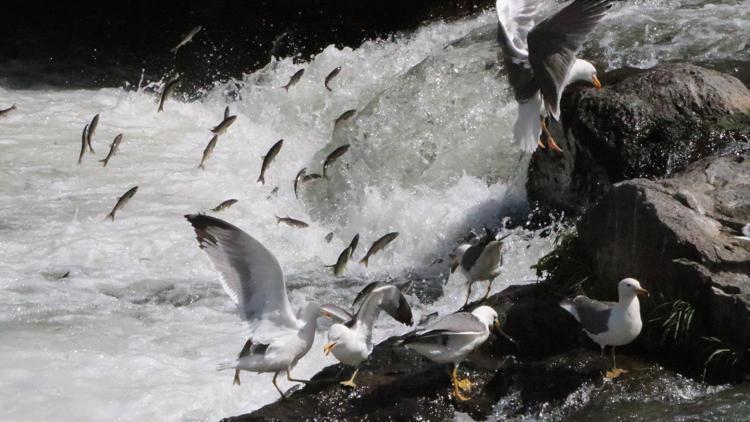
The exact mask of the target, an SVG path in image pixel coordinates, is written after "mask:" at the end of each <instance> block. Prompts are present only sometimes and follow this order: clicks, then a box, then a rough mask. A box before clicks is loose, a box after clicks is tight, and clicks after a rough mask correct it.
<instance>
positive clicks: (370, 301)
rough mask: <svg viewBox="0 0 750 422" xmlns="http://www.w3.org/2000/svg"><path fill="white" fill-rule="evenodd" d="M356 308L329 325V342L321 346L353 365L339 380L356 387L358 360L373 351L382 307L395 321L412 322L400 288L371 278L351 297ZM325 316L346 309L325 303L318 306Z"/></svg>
mask: <svg viewBox="0 0 750 422" xmlns="http://www.w3.org/2000/svg"><path fill="white" fill-rule="evenodd" d="M357 305H359V310H358V311H357V313H356V314H355V315H353V316H352V317H351V318H350V319H349V320H348V321H346V322H338V323H336V324H333V325H332V326H331V328H329V329H328V343H326V345H325V346H324V347H323V351H324V352H325V354H326V355H328V354H329V353H332V354H333V356H334V357H335V358H336V359H338V361H339V362H341V363H343V364H345V365H349V366H353V367H354V368H355V369H354V373H353V374H352V376H351V378H349V379H348V380H347V381H342V382H341V384H342V385H345V386H347V387H352V388H355V387H357V384H355V383H354V378H355V377H356V376H357V372H359V364H360V363H362V362H364V361H365V360H366V359H367V358H368V357H369V356H370V354H371V353H372V347H373V344H372V325H373V324H374V323H375V320H377V319H378V315H379V314H380V311H381V310H383V311H385V312H386V313H388V315H390V316H391V317H393V319H395V320H396V321H398V322H400V323H402V324H406V325H413V324H414V321H413V319H412V315H411V307H409V303H408V302H407V301H406V298H404V295H403V294H402V293H401V290H400V289H399V288H398V287H396V286H394V285H390V284H384V283H379V282H373V283H370V284H368V285H367V286H366V287H365V288H364V289H363V290H362V291H361V292H360V293H359V294H358V295H357V298H356V299H354V306H355V307H356V306H357ZM321 313H322V314H323V315H324V316H328V317H331V318H334V319H338V320H342V319H343V318H345V317H346V316H347V314H348V313H347V312H346V311H345V310H343V309H341V308H339V307H337V306H335V305H333V306H332V305H325V306H324V307H323V309H321Z"/></svg>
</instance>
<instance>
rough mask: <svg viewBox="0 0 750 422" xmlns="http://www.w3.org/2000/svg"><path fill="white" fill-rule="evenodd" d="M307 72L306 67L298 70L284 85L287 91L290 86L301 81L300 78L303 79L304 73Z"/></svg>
mask: <svg viewBox="0 0 750 422" xmlns="http://www.w3.org/2000/svg"><path fill="white" fill-rule="evenodd" d="M303 73H305V69H300V70H298V71H297V72H296V73H295V74H294V75H292V77H291V78H290V79H289V82H287V84H286V85H284V86H282V88H284V90H285V91H287V92H289V88H291V87H293V86H294V85H296V84H297V82H299V80H300V79H302V74H303Z"/></svg>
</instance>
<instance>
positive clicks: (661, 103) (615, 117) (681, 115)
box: [527, 63, 750, 214]
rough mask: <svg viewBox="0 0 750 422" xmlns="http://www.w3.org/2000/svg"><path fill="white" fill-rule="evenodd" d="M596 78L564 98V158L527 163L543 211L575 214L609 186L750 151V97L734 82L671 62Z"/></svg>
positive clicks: (556, 128) (544, 156) (539, 154)
mask: <svg viewBox="0 0 750 422" xmlns="http://www.w3.org/2000/svg"><path fill="white" fill-rule="evenodd" d="M601 79H602V82H603V84H604V88H603V89H602V90H599V91H597V90H596V89H594V88H593V87H591V86H590V85H586V84H576V85H573V86H571V87H569V88H568V89H567V90H566V93H565V94H564V95H563V98H562V104H561V108H562V114H561V124H553V125H552V131H553V135H554V136H555V138H556V140H557V142H558V143H559V144H560V146H561V147H562V149H563V150H564V152H563V153H562V154H558V153H556V152H553V151H549V150H538V151H536V152H535V154H534V156H533V157H532V160H531V163H530V165H529V179H528V182H527V190H528V195H529V199H530V200H532V201H536V202H538V203H539V204H541V205H542V206H544V207H545V208H550V209H554V210H563V211H566V212H567V213H569V214H570V213H572V214H580V213H581V212H583V210H585V209H586V208H587V207H588V206H589V205H590V204H592V203H593V202H594V201H595V200H596V199H597V198H599V197H601V196H602V195H604V194H605V193H607V192H608V191H609V190H610V189H611V188H612V185H613V184H614V183H617V182H620V181H622V180H627V179H632V178H638V177H645V178H659V177H669V176H672V175H674V174H676V173H677V172H679V171H681V170H682V169H684V168H685V167H686V166H687V165H688V164H689V163H691V162H694V161H696V160H698V159H700V158H703V157H706V156H709V155H712V154H714V153H716V152H725V153H732V152H735V151H741V150H743V149H744V150H747V149H748V148H749V146H748V143H749V142H750V141H749V140H750V117H749V116H748V113H750V91H749V90H748V88H747V87H745V85H743V83H742V82H740V81H739V80H738V79H736V78H734V77H733V76H730V75H727V74H723V73H720V72H717V71H714V70H709V69H706V68H703V67H699V66H695V65H691V64H685V63H673V64H665V65H660V66H657V67H654V68H652V69H648V70H639V69H620V70H616V71H612V72H608V73H606V74H604V75H602V76H601Z"/></svg>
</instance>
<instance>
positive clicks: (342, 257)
mask: <svg viewBox="0 0 750 422" xmlns="http://www.w3.org/2000/svg"><path fill="white" fill-rule="evenodd" d="M351 256H352V249H351V247H349V246H347V247H346V248H344V250H343V251H341V253H340V254H339V258H338V259H337V260H336V263H335V264H333V265H326V268H333V275H336V276H339V275H341V274H342V273H343V272H344V270H345V269H346V264H348V263H349V257H351Z"/></svg>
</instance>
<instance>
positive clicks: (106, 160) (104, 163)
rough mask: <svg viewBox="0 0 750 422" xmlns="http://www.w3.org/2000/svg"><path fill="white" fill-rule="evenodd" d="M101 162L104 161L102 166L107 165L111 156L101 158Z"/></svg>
mask: <svg viewBox="0 0 750 422" xmlns="http://www.w3.org/2000/svg"><path fill="white" fill-rule="evenodd" d="M99 162H100V163H102V167H107V162H109V158H105V159H103V160H99Z"/></svg>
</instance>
